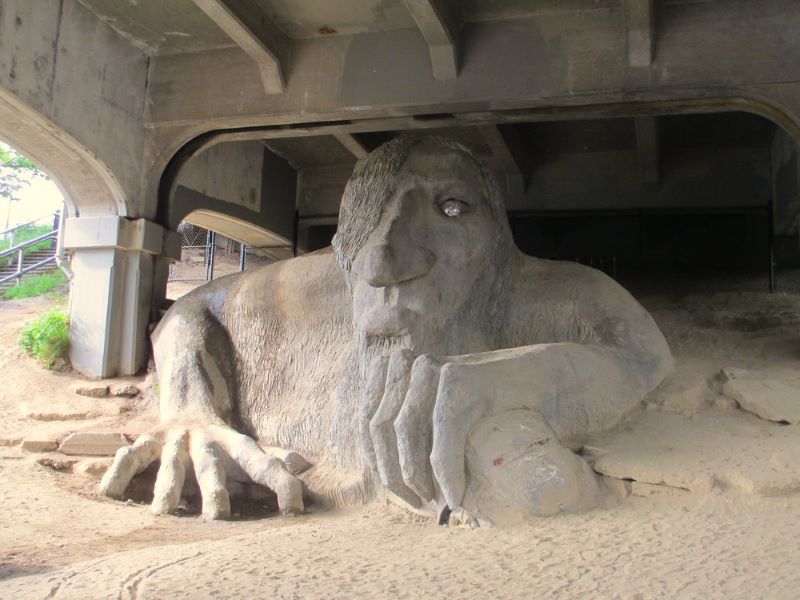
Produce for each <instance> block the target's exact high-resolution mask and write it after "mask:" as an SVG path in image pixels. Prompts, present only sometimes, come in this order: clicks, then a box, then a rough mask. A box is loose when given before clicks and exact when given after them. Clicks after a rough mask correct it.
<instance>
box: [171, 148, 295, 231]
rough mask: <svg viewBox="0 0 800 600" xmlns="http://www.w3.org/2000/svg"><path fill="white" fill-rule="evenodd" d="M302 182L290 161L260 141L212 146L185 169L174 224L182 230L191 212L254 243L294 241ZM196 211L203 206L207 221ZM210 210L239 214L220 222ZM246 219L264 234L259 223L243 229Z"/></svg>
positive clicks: (174, 201)
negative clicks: (300, 183) (295, 216)
mask: <svg viewBox="0 0 800 600" xmlns="http://www.w3.org/2000/svg"><path fill="white" fill-rule="evenodd" d="M296 181H297V173H296V171H295V170H294V169H293V168H292V167H291V166H290V165H289V163H288V162H287V161H286V160H285V159H283V158H281V157H279V156H276V155H275V154H273V153H272V152H270V151H268V150H267V149H266V148H265V147H264V145H263V144H261V143H260V142H231V143H222V144H217V145H214V146H211V147H210V148H207V149H206V150H204V151H203V152H201V153H199V154H198V155H196V156H194V157H193V158H191V159H190V160H189V161H188V162H187V163H186V165H185V166H184V167H183V168H182V169H181V171H180V174H179V176H178V178H177V188H176V192H175V195H174V197H173V199H172V202H171V206H170V209H169V217H168V218H169V225H170V228H171V229H173V230H174V229H176V228H177V226H178V223H180V222H181V221H182V220H183V219H185V218H187V217H188V218H189V220H191V221H193V222H196V224H198V225H201V226H203V227H208V228H211V229H214V230H215V231H218V232H220V233H223V234H225V235H229V236H231V237H234V238H235V239H240V240H242V241H244V242H246V243H248V244H249V245H255V246H266V245H270V244H274V243H281V239H282V240H283V241H290V240H291V239H292V238H293V236H294V210H295V196H296ZM195 211H202V213H203V216H202V222H200V221H198V220H197V218H196V217H194V218H193V217H192V213H193V212H195ZM210 213H217V214H218V215H220V216H222V215H226V216H228V217H232V218H233V219H230V218H229V219H218V220H217V222H216V223H215V222H214V218H213V215H212V214H210ZM240 222H247V223H250V224H252V225H254V226H256V227H257V228H261V229H262V230H264V231H263V239H261V240H259V239H258V235H259V234H258V231H257V230H256V229H255V228H251V229H250V230H249V231H244V230H242V229H241V228H240V225H242V223H240ZM232 227H234V228H235V229H231V228H232ZM270 233H271V234H274V235H273V236H270V235H269V234H270ZM275 236H277V237H275Z"/></svg>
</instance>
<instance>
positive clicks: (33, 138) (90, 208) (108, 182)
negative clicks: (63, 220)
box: [0, 87, 128, 217]
mask: <svg viewBox="0 0 800 600" xmlns="http://www.w3.org/2000/svg"><path fill="white" fill-rule="evenodd" d="M0 138H2V139H3V140H5V141H7V142H8V143H9V144H11V145H12V146H13V147H14V148H16V149H18V150H19V151H20V152H22V153H23V154H25V155H26V156H28V157H30V158H31V159H32V160H33V161H34V162H36V163H37V164H38V165H39V166H40V167H41V168H42V169H43V170H44V171H45V172H46V173H47V174H48V175H50V176H51V177H52V178H53V180H54V181H55V183H56V185H57V186H58V187H59V189H60V190H61V192H62V193H63V194H64V198H65V199H66V202H67V209H68V211H69V215H70V216H73V217H79V216H80V217H91V216H106V215H117V216H122V217H124V216H127V214H128V209H127V199H126V196H125V193H124V192H123V190H122V186H121V185H120V183H119V181H118V180H117V178H116V176H115V175H114V173H112V172H111V170H110V169H109V168H108V167H107V166H106V165H105V164H104V163H103V162H102V161H101V160H100V159H98V158H97V157H96V156H94V155H93V154H92V153H91V152H90V151H89V150H87V149H86V148H85V147H84V146H83V145H82V144H81V143H80V142H79V141H78V140H76V139H75V138H73V137H72V136H71V135H69V134H68V133H66V132H65V131H64V130H63V129H61V128H60V127H59V126H58V125H56V124H55V123H53V122H52V121H51V120H49V119H48V118H46V117H45V116H43V115H42V114H41V113H39V112H38V111H36V110H35V109H33V108H31V107H30V106H28V105H27V104H25V103H24V102H22V101H21V100H20V99H19V98H17V97H16V96H15V95H13V94H11V93H10V92H9V91H8V90H6V89H4V88H3V87H0Z"/></svg>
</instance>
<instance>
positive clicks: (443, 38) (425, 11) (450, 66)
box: [403, 0, 460, 80]
mask: <svg viewBox="0 0 800 600" xmlns="http://www.w3.org/2000/svg"><path fill="white" fill-rule="evenodd" d="M403 3H404V4H405V5H406V8H407V9H408V12H410V13H411V16H412V17H413V18H414V21H415V22H416V23H417V27H418V28H419V30H420V32H421V33H422V36H423V37H424V38H425V41H426V42H428V50H429V52H430V55H431V66H432V67H433V77H434V79H439V80H447V79H455V78H456V77H458V54H459V49H458V45H459V37H460V35H459V29H460V24H459V22H458V18H457V16H456V14H455V11H454V10H453V8H452V6H451V5H450V4H449V3H448V1H447V0H403Z"/></svg>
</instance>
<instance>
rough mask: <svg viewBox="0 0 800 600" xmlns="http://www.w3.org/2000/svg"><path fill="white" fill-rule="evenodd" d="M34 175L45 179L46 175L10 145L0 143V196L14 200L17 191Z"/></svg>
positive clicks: (27, 183)
mask: <svg viewBox="0 0 800 600" xmlns="http://www.w3.org/2000/svg"><path fill="white" fill-rule="evenodd" d="M34 177H41V178H43V179H46V178H47V175H45V174H44V173H43V172H42V171H41V170H40V169H39V167H37V166H36V165H35V164H34V163H33V162H31V160H30V159H28V158H27V157H25V156H23V155H22V154H20V153H19V152H17V151H16V150H14V149H13V148H12V147H11V146H9V145H7V144H3V143H0V198H5V199H6V200H16V196H17V192H18V191H19V190H21V189H22V188H23V187H24V186H26V185H29V184H30V180H31V178H34Z"/></svg>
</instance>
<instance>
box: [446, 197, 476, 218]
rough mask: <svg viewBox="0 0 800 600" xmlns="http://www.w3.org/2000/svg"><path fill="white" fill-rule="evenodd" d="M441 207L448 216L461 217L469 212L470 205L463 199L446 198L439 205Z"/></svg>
mask: <svg viewBox="0 0 800 600" xmlns="http://www.w3.org/2000/svg"><path fill="white" fill-rule="evenodd" d="M439 208H440V209H441V211H442V213H443V214H444V215H445V216H446V217H460V216H461V215H463V214H464V213H466V212H467V209H468V208H469V206H468V205H467V203H466V202H464V201H463V200H457V199H456V198H446V199H445V200H443V201H442V203H441V204H440V205H439Z"/></svg>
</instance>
